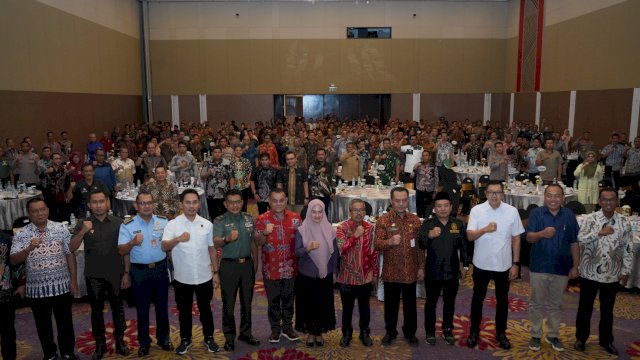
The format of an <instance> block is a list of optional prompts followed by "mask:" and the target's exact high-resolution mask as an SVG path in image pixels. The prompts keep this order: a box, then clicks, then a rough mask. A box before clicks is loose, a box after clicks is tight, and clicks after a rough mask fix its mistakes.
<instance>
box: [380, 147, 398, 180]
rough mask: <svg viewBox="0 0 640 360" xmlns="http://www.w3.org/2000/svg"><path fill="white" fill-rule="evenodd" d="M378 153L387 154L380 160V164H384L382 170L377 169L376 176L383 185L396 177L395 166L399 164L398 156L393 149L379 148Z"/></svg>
mask: <svg viewBox="0 0 640 360" xmlns="http://www.w3.org/2000/svg"><path fill="white" fill-rule="evenodd" d="M378 154H379V155H380V156H381V157H382V155H387V158H386V159H381V160H380V165H383V166H384V170H378V176H380V181H381V182H382V184H383V185H389V184H391V180H393V178H395V177H396V166H397V165H398V164H400V157H399V156H398V154H397V153H396V152H395V151H393V150H380V151H379V152H378Z"/></svg>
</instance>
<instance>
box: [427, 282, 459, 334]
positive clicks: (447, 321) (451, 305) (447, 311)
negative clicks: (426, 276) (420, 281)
mask: <svg viewBox="0 0 640 360" xmlns="http://www.w3.org/2000/svg"><path fill="white" fill-rule="evenodd" d="M458 286H459V282H458V278H452V279H449V280H426V281H425V288H426V289H427V302H426V303H425V304H424V330H425V332H426V334H427V336H429V335H435V333H436V307H437V305H438V298H439V297H440V293H441V292H442V304H443V306H442V329H443V330H444V329H453V314H454V312H455V310H456V296H457V295H458Z"/></svg>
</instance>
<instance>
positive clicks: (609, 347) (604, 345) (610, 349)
mask: <svg viewBox="0 0 640 360" xmlns="http://www.w3.org/2000/svg"><path fill="white" fill-rule="evenodd" d="M600 346H602V348H603V349H604V350H605V351H606V352H608V353H609V354H611V355H618V349H616V347H615V346H613V343H600Z"/></svg>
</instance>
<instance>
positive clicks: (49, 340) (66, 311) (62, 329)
mask: <svg viewBox="0 0 640 360" xmlns="http://www.w3.org/2000/svg"><path fill="white" fill-rule="evenodd" d="M72 301H73V297H72V296H71V294H70V293H66V294H62V295H58V296H52V297H45V298H31V299H30V302H31V312H32V313H33V319H34V320H35V322H36V330H37V332H38V338H39V339H40V345H41V346H42V352H43V353H44V358H45V359H48V358H51V357H54V356H56V354H57V352H58V348H57V347H56V343H55V342H54V341H53V325H52V322H51V314H52V313H53V316H55V318H56V326H57V330H58V346H60V355H62V356H65V355H73V353H74V348H75V345H76V337H75V333H74V331H73V321H72V318H71V303H72Z"/></svg>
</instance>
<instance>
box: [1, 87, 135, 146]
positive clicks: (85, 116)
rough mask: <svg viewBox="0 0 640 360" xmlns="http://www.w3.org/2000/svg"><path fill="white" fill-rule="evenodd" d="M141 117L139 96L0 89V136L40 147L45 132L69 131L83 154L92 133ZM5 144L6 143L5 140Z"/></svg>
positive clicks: (57, 135) (57, 133) (99, 132)
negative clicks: (27, 140)
mask: <svg viewBox="0 0 640 360" xmlns="http://www.w3.org/2000/svg"><path fill="white" fill-rule="evenodd" d="M141 117H142V102H141V97H140V96H137V95H108V94H77V93H73V94H72V93H52V92H35V91H5V90H0V134H2V138H3V139H4V138H5V137H11V138H13V139H14V140H16V141H17V142H19V140H21V139H22V138H23V137H25V136H30V137H31V138H32V140H33V142H34V144H35V145H36V147H39V146H40V145H41V144H42V143H43V142H44V141H45V136H46V132H47V131H49V130H51V131H54V132H55V133H56V139H59V138H60V137H59V133H60V131H62V130H66V131H67V132H69V137H70V139H71V140H72V141H73V142H74V147H75V148H76V149H80V150H81V151H84V146H85V145H86V142H87V135H88V134H89V133H90V132H96V133H98V134H102V131H105V130H109V131H111V130H112V129H113V127H114V126H116V125H124V124H127V123H132V122H135V121H138V120H140V119H141ZM3 141H4V140H3Z"/></svg>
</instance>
